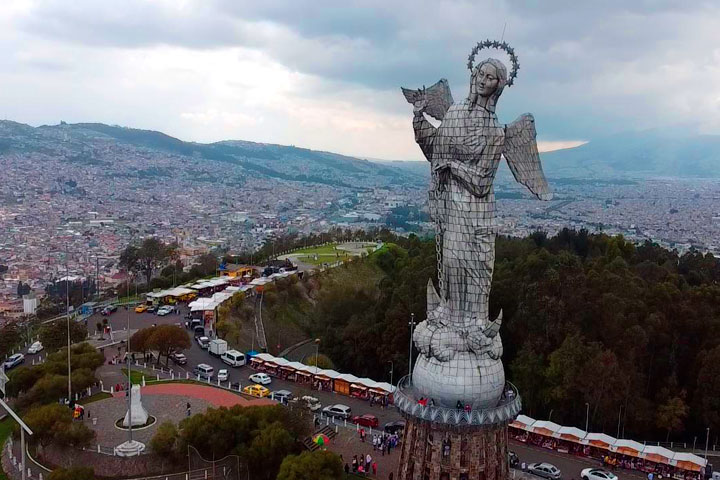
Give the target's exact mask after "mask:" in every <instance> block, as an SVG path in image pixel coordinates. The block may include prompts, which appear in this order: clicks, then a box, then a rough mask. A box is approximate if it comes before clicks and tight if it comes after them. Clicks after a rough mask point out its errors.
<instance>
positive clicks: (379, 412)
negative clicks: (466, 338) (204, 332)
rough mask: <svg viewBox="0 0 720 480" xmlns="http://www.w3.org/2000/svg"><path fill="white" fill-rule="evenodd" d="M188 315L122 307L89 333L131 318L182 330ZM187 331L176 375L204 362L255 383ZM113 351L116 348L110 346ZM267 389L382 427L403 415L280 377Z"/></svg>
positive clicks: (134, 324)
mask: <svg viewBox="0 0 720 480" xmlns="http://www.w3.org/2000/svg"><path fill="white" fill-rule="evenodd" d="M186 313H187V308H184V309H183V308H182V307H181V313H180V315H177V314H169V315H165V316H157V315H155V314H153V313H147V312H144V313H135V311H134V310H132V309H130V310H125V309H124V308H122V307H121V308H120V309H119V310H118V311H117V312H115V313H113V314H112V315H109V316H107V317H103V316H102V315H100V314H99V313H98V314H95V315H93V316H92V317H90V318H89V319H88V331H89V333H90V334H94V333H95V330H96V327H95V325H96V323H97V322H102V321H103V318H107V319H108V322H109V323H110V325H112V328H113V330H123V329H125V328H126V326H127V322H128V319H129V321H130V330H131V331H132V330H139V329H141V328H147V327H151V326H152V325H153V324H157V325H164V324H170V325H176V324H177V325H178V326H181V327H183V329H185V322H186V319H185V314H186ZM185 331H186V332H187V333H188V335H189V336H190V338H191V346H190V348H189V349H188V350H185V351H184V352H183V353H184V354H185V356H186V357H187V364H186V365H175V364H174V363H173V362H172V361H170V363H169V364H168V365H169V367H170V368H172V369H173V370H175V371H176V372H180V374H181V375H183V376H184V375H185V372H192V370H193V368H194V367H195V366H197V365H198V364H199V363H205V364H208V365H210V366H212V367H213V368H214V369H215V374H216V375H217V372H218V370H220V369H221V368H224V369H227V371H228V374H229V376H228V380H229V381H230V382H232V383H236V382H240V384H241V385H242V386H243V387H245V386H246V385H248V384H250V383H252V382H250V380H248V377H249V376H250V375H251V374H253V373H256V371H255V370H253V369H251V368H250V367H248V366H244V367H230V366H229V365H226V364H225V363H224V362H223V361H222V360H220V359H219V358H217V357H214V356H212V355H210V353H208V351H207V350H203V349H201V348H200V346H199V345H198V343H197V342H196V341H195V339H194V338H193V334H192V331H191V330H189V329H185ZM110 348H111V349H112V348H114V347H110ZM162 362H163V364H164V362H165V359H164V358H163V359H162ZM266 387H267V388H269V389H270V391H277V390H289V391H291V392H292V393H293V396H295V397H302V396H303V395H312V396H313V397H316V398H318V399H319V400H320V403H322V405H323V407H325V406H327V405H332V404H335V403H341V404H343V405H347V406H349V407H350V408H351V409H352V414H353V415H363V414H366V413H369V414H372V415H375V416H376V417H377V418H378V420H379V422H380V425H381V426H382V425H383V424H384V423H386V422H391V421H396V420H400V418H401V416H400V413H399V412H398V411H397V410H396V409H395V408H381V407H380V406H377V405H374V406H372V407H371V406H370V403H369V402H367V401H365V400H359V399H356V398H352V397H348V396H346V395H340V394H337V393H333V392H320V391H317V390H313V389H310V388H308V387H307V386H304V385H299V384H297V383H295V382H290V381H286V380H281V379H277V378H273V379H272V383H270V384H269V385H266Z"/></svg>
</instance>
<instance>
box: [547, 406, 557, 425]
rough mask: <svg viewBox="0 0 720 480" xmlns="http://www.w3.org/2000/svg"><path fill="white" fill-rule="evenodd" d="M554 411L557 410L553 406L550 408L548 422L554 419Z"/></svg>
mask: <svg viewBox="0 0 720 480" xmlns="http://www.w3.org/2000/svg"><path fill="white" fill-rule="evenodd" d="M554 411H555V410H553V409H552V408H551V409H550V415H548V422H550V421H552V414H553V412H554Z"/></svg>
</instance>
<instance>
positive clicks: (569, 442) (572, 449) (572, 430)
mask: <svg viewBox="0 0 720 480" xmlns="http://www.w3.org/2000/svg"><path fill="white" fill-rule="evenodd" d="M586 436H587V432H586V431H585V430H580V429H579V428H576V427H560V428H559V429H558V431H557V432H555V433H553V437H555V438H557V439H558V442H559V443H558V447H557V451H558V452H560V453H572V454H576V455H579V454H582V452H583V448H584V445H583V443H582V441H583V439H584V438H585V437H586Z"/></svg>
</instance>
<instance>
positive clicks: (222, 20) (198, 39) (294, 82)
mask: <svg viewBox="0 0 720 480" xmlns="http://www.w3.org/2000/svg"><path fill="white" fill-rule="evenodd" d="M333 5H334V3H328V2H324V1H321V0H318V1H312V2H310V1H307V2H300V1H296V0H292V1H287V2H255V1H247V2H238V1H235V0H182V1H179V0H162V1H150V0H106V1H103V2H97V1H95V0H74V1H73V2H68V1H66V0H5V2H3V8H2V9H0V49H1V50H0V51H2V52H3V55H2V56H0V84H2V86H3V87H2V89H0V117H4V118H10V119H13V120H17V121H23V122H26V123H30V124H34V125H37V124H43V123H56V122H58V121H60V120H66V121H71V122H75V121H102V122H106V123H113V124H123V125H127V126H132V127H137V128H151V129H157V130H161V131H164V132H166V133H168V134H171V135H175V136H178V137H180V138H182V139H186V140H195V141H216V140H221V139H233V138H239V139H246V140H255V141H263V142H273V143H282V144H295V145H298V146H305V147H309V148H317V149H324V150H330V151H336V152H340V153H346V154H355V155H360V156H368V157H380V158H382V157H385V158H395V159H419V158H420V157H421V154H420V151H419V150H418V148H417V146H416V145H415V144H414V142H413V136H412V128H411V114H410V107H409V106H408V105H407V104H406V103H405V100H404V99H403V98H402V96H401V95H400V93H399V88H398V87H399V86H400V85H401V84H402V85H405V86H410V87H414V86H420V85H423V84H426V85H429V84H431V83H433V82H434V81H436V80H437V79H438V78H440V77H447V78H449V79H450V83H451V86H452V87H453V90H454V96H455V98H456V99H460V98H462V97H463V96H464V95H465V94H466V91H467V81H468V77H467V70H466V69H465V67H464V63H465V60H466V56H467V53H468V51H469V49H470V47H471V46H472V44H473V42H475V41H477V40H480V39H482V38H485V37H499V36H500V34H501V31H502V26H503V24H504V23H505V22H507V30H506V37H505V38H506V39H507V40H509V41H510V42H511V43H512V44H513V46H514V47H515V48H516V51H517V53H518V55H519V56H520V62H521V66H522V69H521V71H520V77H519V78H518V81H517V85H516V86H514V87H513V88H512V89H509V90H507V91H506V93H504V95H503V99H502V101H501V103H500V106H499V109H498V115H499V117H500V121H501V122H509V121H512V120H513V119H514V118H516V117H517V115H519V114H521V113H523V112H525V111H531V112H533V113H534V114H535V117H536V119H537V127H538V132H539V140H540V142H539V143H540V145H539V146H540V148H541V149H554V148H565V147H567V146H570V145H573V144H577V143H578V142H579V140H578V139H592V138H594V137H597V136H602V135H607V134H610V133H615V132H619V131H623V130H629V129H638V128H650V127H666V126H669V125H672V124H676V123H694V124H696V125H697V126H698V128H700V129H701V130H702V131H704V132H710V133H714V130H716V129H717V128H718V127H720V67H719V66H718V65H720V49H718V48H716V47H715V37H716V33H715V32H717V31H720V9H718V7H717V6H716V5H714V4H712V3H703V2H694V3H693V4H692V5H683V6H682V8H679V7H678V6H677V5H676V4H674V3H672V2H662V3H659V4H658V3H657V2H638V3H633V4H631V5H629V6H628V5H625V2H621V1H620V0H617V1H608V2H604V3H603V4H602V7H600V6H599V5H585V6H582V7H581V6H577V5H575V4H573V8H568V5H567V2H565V1H561V0H558V1H548V2H543V3H542V7H540V6H534V5H533V4H528V3H527V2H515V1H501V0H488V1H485V2H455V1H443V2H436V1H430V0H422V1H417V2H410V0H408V1H407V2H400V3H399V4H398V3H395V2H392V3H388V2H381V1H373V2H346V3H345V4H344V8H330V7H332V6H333Z"/></svg>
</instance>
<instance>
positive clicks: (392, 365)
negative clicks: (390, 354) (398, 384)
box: [385, 360, 395, 385]
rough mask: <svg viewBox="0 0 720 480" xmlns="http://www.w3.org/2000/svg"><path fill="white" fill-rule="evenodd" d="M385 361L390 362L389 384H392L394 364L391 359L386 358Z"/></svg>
mask: <svg viewBox="0 0 720 480" xmlns="http://www.w3.org/2000/svg"><path fill="white" fill-rule="evenodd" d="M385 363H389V364H390V385H392V384H393V372H394V371H395V364H394V363H393V361H392V360H388V361H387V362H385Z"/></svg>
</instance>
